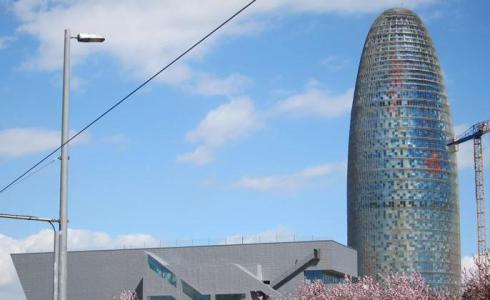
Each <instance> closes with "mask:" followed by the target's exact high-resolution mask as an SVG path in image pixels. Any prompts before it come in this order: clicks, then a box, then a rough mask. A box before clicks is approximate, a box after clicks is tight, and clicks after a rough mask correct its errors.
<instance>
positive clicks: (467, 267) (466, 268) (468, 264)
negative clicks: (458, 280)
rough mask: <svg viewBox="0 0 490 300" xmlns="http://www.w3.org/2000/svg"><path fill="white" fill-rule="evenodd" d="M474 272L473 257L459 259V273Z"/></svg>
mask: <svg viewBox="0 0 490 300" xmlns="http://www.w3.org/2000/svg"><path fill="white" fill-rule="evenodd" d="M474 270H476V265H475V257H474V256H463V257H461V272H463V274H464V273H465V272H471V271H474Z"/></svg>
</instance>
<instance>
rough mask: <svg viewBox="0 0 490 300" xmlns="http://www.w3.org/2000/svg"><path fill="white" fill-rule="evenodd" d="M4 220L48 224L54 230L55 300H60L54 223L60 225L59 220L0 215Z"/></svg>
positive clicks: (56, 235)
mask: <svg viewBox="0 0 490 300" xmlns="http://www.w3.org/2000/svg"><path fill="white" fill-rule="evenodd" d="M0 218H3V219H16V220H24V221H38V222H47V223H49V225H51V228H52V229H53V300H58V233H57V232H56V228H55V227H54V225H53V223H59V222H60V220H59V219H52V218H41V217H36V216H28V215H13V214H0Z"/></svg>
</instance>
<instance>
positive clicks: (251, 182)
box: [233, 162, 346, 191]
mask: <svg viewBox="0 0 490 300" xmlns="http://www.w3.org/2000/svg"><path fill="white" fill-rule="evenodd" d="M345 170H346V163H345V162H343V163H332V164H323V165H317V166H313V167H309V168H306V169H303V170H301V171H299V172H296V173H292V174H286V175H270V176H259V177H244V178H242V179H241V180H239V181H237V182H235V183H234V184H233V185H234V186H235V187H237V188H243V189H250V190H256V191H294V190H297V189H299V188H301V187H303V186H305V185H306V184H308V183H309V182H311V181H312V180H314V179H316V178H320V177H324V176H328V175H332V174H335V173H338V172H345Z"/></svg>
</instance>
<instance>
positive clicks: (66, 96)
mask: <svg viewBox="0 0 490 300" xmlns="http://www.w3.org/2000/svg"><path fill="white" fill-rule="evenodd" d="M70 39H76V40H77V41H79V42H84V43H101V42H103V41H104V40H105V38H103V37H101V36H99V35H95V34H82V33H81V34H78V35H77V36H71V35H70V30H69V29H65V49H64V58H63V106H62V116H61V119H62V121H61V132H62V133H61V157H60V159H61V170H60V173H61V174H60V222H59V266H58V288H59V292H58V296H59V299H60V300H66V294H67V293H66V285H67V267H66V265H67V248H68V246H67V245H68V243H67V241H68V222H67V220H68V219H67V218H68V209H67V200H68V144H67V142H68V139H69V128H68V127H69V126H68V115H69V107H70V106H69V105H70Z"/></svg>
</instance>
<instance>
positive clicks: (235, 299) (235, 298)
mask: <svg viewBox="0 0 490 300" xmlns="http://www.w3.org/2000/svg"><path fill="white" fill-rule="evenodd" d="M242 299H245V294H222V295H216V300H242Z"/></svg>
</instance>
